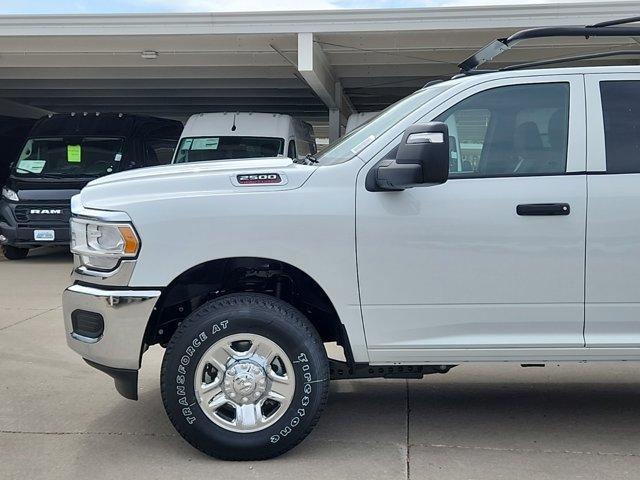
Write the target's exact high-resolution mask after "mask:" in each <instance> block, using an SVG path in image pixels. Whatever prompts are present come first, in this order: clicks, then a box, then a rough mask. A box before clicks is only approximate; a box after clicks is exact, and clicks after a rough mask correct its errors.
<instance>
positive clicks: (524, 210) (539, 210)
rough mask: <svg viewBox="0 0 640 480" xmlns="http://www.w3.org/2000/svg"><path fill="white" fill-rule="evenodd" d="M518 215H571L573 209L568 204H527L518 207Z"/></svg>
mask: <svg viewBox="0 0 640 480" xmlns="http://www.w3.org/2000/svg"><path fill="white" fill-rule="evenodd" d="M516 213H517V214H518V215H521V216H526V215H569V214H570V213H571V207H570V206H569V204H568V203H525V204H522V205H518V206H517V207H516Z"/></svg>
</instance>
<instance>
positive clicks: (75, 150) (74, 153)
mask: <svg viewBox="0 0 640 480" xmlns="http://www.w3.org/2000/svg"><path fill="white" fill-rule="evenodd" d="M67 162H69V163H80V162H82V147H81V146H80V145H67Z"/></svg>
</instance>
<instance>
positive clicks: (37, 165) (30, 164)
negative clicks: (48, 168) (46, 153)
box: [16, 160, 47, 173]
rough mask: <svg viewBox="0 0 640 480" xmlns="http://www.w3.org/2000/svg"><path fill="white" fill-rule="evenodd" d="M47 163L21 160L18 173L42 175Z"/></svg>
mask: <svg viewBox="0 0 640 480" xmlns="http://www.w3.org/2000/svg"><path fill="white" fill-rule="evenodd" d="M46 163H47V162H46V160H20V162H18V166H17V167H16V168H17V170H18V173H20V171H22V172H29V173H42V170H43V169H44V166H45V165H46Z"/></svg>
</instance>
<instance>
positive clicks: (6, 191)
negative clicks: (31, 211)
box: [2, 187, 20, 202]
mask: <svg viewBox="0 0 640 480" xmlns="http://www.w3.org/2000/svg"><path fill="white" fill-rule="evenodd" d="M2 196H3V197H4V198H6V199H7V200H11V201H12V202H18V201H19V200H20V199H19V198H18V194H17V193H16V192H14V191H13V190H11V189H10V188H8V187H2Z"/></svg>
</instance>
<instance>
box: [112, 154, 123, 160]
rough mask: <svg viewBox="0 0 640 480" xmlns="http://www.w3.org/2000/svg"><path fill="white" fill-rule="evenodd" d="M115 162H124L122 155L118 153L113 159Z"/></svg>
mask: <svg viewBox="0 0 640 480" xmlns="http://www.w3.org/2000/svg"><path fill="white" fill-rule="evenodd" d="M113 160H114V161H116V162H119V161H120V160H122V154H121V153H116V156H115V157H113Z"/></svg>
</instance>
